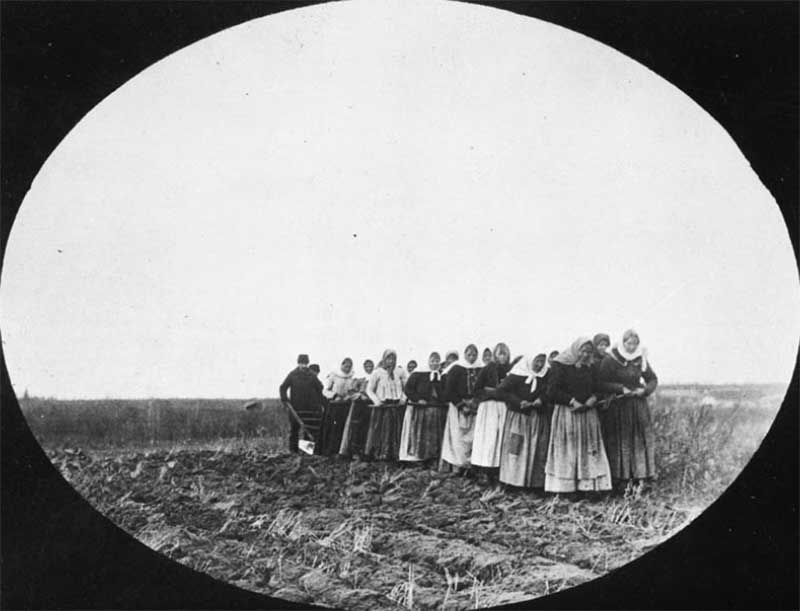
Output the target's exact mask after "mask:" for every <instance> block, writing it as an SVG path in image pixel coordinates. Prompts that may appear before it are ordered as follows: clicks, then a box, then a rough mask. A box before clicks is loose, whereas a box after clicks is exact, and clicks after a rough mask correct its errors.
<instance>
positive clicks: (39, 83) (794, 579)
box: [0, 0, 800, 609]
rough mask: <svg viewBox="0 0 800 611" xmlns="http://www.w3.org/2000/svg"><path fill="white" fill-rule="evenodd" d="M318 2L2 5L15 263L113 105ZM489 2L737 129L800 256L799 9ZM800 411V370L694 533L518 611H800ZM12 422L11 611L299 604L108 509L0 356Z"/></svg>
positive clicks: (7, 589)
mask: <svg viewBox="0 0 800 611" xmlns="http://www.w3.org/2000/svg"><path fill="white" fill-rule="evenodd" d="M309 4H316V2H239V1H233V0H231V1H228V2H208V1H192V2H167V1H160V0H150V1H146V2H141V1H140V2H129V1H116V2H110V1H107V0H101V1H97V2H85V1H81V2H75V1H73V2H31V1H28V2H16V1H4V2H2V3H0V17H2V21H0V23H1V24H2V31H1V32H0V34H1V36H2V43H1V44H2V64H1V65H0V70H2V75H1V78H2V115H0V119H1V120H2V167H1V168H0V171H2V176H1V177H0V180H1V184H2V251H3V253H4V251H5V244H6V243H7V238H8V234H9V231H10V228H11V224H12V222H13V219H14V216H15V214H16V211H17V209H18V208H19V205H20V203H21V201H22V198H23V197H24V195H25V193H26V192H27V190H28V188H29V186H30V184H31V182H32V180H33V177H34V176H35V174H36V172H37V171H38V170H39V168H40V167H41V166H42V164H43V163H44V161H45V160H46V158H47V156H48V155H49V154H50V152H51V151H52V150H53V149H54V148H55V147H56V146H57V145H58V143H59V142H60V141H61V139H62V138H63V137H64V136H65V135H66V133H67V132H68V131H69V130H70V129H71V127H72V126H73V125H75V124H76V123H77V122H78V121H79V120H80V119H81V118H82V117H83V116H84V115H85V114H86V113H87V112H88V111H89V110H91V108H92V107H93V106H94V105H96V104H97V103H99V102H100V101H101V100H102V99H103V98H104V97H105V96H106V95H108V94H109V93H110V92H112V91H113V90H115V89H116V88H117V87H119V86H120V85H122V84H123V83H125V82H126V81H127V80H128V79H130V78H131V77H132V76H134V75H135V74H137V73H138V72H140V71H141V70H143V69H144V68H145V67H147V66H148V65H150V64H152V63H153V62H154V61H157V60H159V59H161V58H162V57H164V56H166V55H168V54H170V53H172V52H173V51H176V50H178V49H180V48H182V47H184V46H186V45H188V44H191V43H192V42H194V41H196V40H199V39H201V38H204V37H205V36H208V35H210V34H212V33H214V32H217V31H219V30H221V29H224V28H226V27H229V26H232V25H235V24H237V23H241V22H244V21H247V20H249V19H252V18H255V17H260V16H264V15H268V14H271V13H275V12H279V11H283V10H289V9H292V8H296V7H300V6H307V5H309ZM478 4H484V5H488V6H494V7H497V8H502V9H505V10H510V11H513V12H516V13H519V14H523V15H530V16H534V17H538V18H540V19H544V20H546V21H550V22H552V23H556V24H559V25H562V26H564V27H567V28H569V29H572V30H575V31H578V32H581V33H583V34H586V35H588V36H590V37H592V38H594V39H596V40H599V41H601V42H604V43H606V44H609V45H610V46H612V47H614V48H616V49H618V50H619V51H621V52H622V53H625V54H626V55H628V56H629V57H632V58H634V59H636V60H638V61H639V62H641V63H642V64H644V65H645V66H647V67H649V68H650V69H651V70H654V71H655V72H656V73H658V74H660V75H661V76H663V77H664V78H666V79H667V80H669V81H670V82H672V83H673V84H674V85H676V86H678V87H679V88H680V89H682V90H683V91H684V92H686V93H687V94H688V95H689V96H690V97H692V98H693V99H694V100H695V101H696V102H698V103H699V104H700V105H701V106H703V107H704V108H705V109H706V110H707V111H708V112H709V113H710V114H712V115H713V116H714V117H715V118H716V119H717V120H718V121H719V122H720V123H721V124H722V125H723V126H724V127H725V128H726V130H727V131H728V132H729V134H730V135H731V136H732V137H733V139H734V140H735V141H736V143H737V144H738V145H739V147H740V148H741V149H742V151H743V152H744V154H745V155H746V156H747V158H748V160H749V161H750V163H751V165H752V166H753V168H754V169H755V170H756V172H757V173H758V175H759V176H760V177H761V180H762V181H763V182H764V184H765V185H766V186H767V188H768V189H769V190H770V191H771V192H772V194H773V196H774V197H775V198H776V200H777V201H778V203H779V205H780V207H781V211H782V213H783V216H784V219H785V221H786V224H787V227H788V228H789V231H790V234H791V238H792V244H793V247H794V250H795V258H797V248H798V238H797V235H798V205H797V196H798V171H797V170H798V148H797V141H798V56H799V55H800V54H799V53H798V51H799V49H798V36H797V34H798V16H799V15H798V6H799V5H798V3H795V2H703V3H691V2H624V3H623V2H536V3H531V2H478ZM765 273H768V270H765ZM731 341H735V337H734V335H733V332H732V337H731ZM797 407H798V374H797V368H795V372H794V376H793V378H792V382H791V386H790V390H789V393H788V394H787V397H786V399H785V400H784V403H783V406H782V408H781V411H780V412H779V414H778V417H777V419H776V421H775V423H774V425H773V427H772V429H771V430H770V433H769V435H768V436H767V438H766V440H765V441H764V443H763V445H762V447H761V448H760V449H759V451H758V452H757V453H756V455H755V457H754V459H753V461H752V462H751V464H750V465H749V466H748V467H747V468H746V469H745V471H744V472H743V474H742V475H741V476H740V477H739V478H738V479H737V481H736V482H735V483H734V485H733V486H732V487H731V488H730V489H729V490H728V491H727V492H726V493H725V494H724V495H723V496H722V497H721V498H720V499H719V500H718V501H717V502H716V503H715V504H714V505H712V507H711V508H709V509H708V510H707V511H706V512H705V513H704V514H703V515H702V516H701V517H700V518H698V520H697V521H696V522H695V523H694V524H693V525H692V526H691V527H689V528H688V529H686V530H684V531H683V532H681V533H680V534H679V535H677V536H676V537H675V538H674V539H673V540H672V541H671V542H670V543H668V544H666V545H662V546H660V547H659V548H657V549H656V550H654V551H653V552H651V553H649V554H647V555H645V556H644V557H642V558H641V559H639V560H637V561H636V562H634V563H632V564H630V565H628V566H627V567H625V568H624V569H622V570H620V571H617V572H615V573H612V574H611V575H609V576H606V577H604V578H602V579H599V580H596V581H594V582H591V583H589V584H585V585H584V586H581V587H579V588H574V589H571V590H568V591H566V592H562V593H560V594H558V595H555V596H551V597H547V598H543V599H537V600H535V601H531V602H530V603H527V604H524V605H517V606H516V608H554V609H555V608H558V609H580V608H602V609H611V608H629V609H635V608H650V609H657V608H658V609H664V608H675V609H693V608H708V609H711V608H714V609H749V608H774V609H778V608H784V609H791V608H798V607H800V600H798V573H799V571H798V547H799V545H798V543H799V542H800V535H798V485H797V482H798V412H797ZM0 416H1V417H2V424H1V425H0V430H1V431H2V473H0V477H2V499H1V502H2V505H1V506H0V520H1V523H0V524H1V526H2V580H1V583H2V592H1V596H0V605H2V607H3V608H6V609H11V608H20V609H21V608H25V609H39V608H49V609H56V608H60V609H72V608H82V609H117V608H131V609H133V608H135V609H179V608H183V609H186V608H190V609H256V608H277V607H279V608H301V607H302V606H300V605H291V604H290V603H287V602H284V601H280V602H276V601H271V600H270V599H268V598H266V597H263V596H259V595H256V594H253V593H250V592H246V591H244V590H241V589H238V588H235V587H233V586H230V585H228V584H224V583H221V582H218V581H215V580H213V579H211V578H209V577H207V576H205V575H202V574H199V573H195V572H193V571H191V570H189V569H186V568H185V567H182V566H180V565H177V564H174V563H172V562H170V561H168V560H166V558H164V557H163V556H161V555H159V554H155V553H153V552H151V551H150V550H148V549H147V548H145V547H144V546H142V545H140V544H138V543H137V542H135V541H134V540H133V539H131V538H130V537H129V536H128V535H126V534H125V533H123V532H122V531H120V530H119V529H117V528H116V527H115V526H114V525H113V524H111V523H110V522H109V521H108V520H107V519H105V518H104V517H102V516H100V515H99V514H97V513H96V512H95V511H94V510H93V509H91V507H89V506H88V504H87V503H85V501H83V500H82V498H81V497H80V496H79V495H78V494H77V493H76V492H75V491H74V490H73V489H72V488H71V487H70V486H69V485H67V484H66V482H64V480H63V479H61V477H60V476H59V475H58V474H57V472H56V470H55V469H54V467H53V466H52V465H51V463H50V462H49V461H48V460H47V458H46V457H45V456H44V454H43V452H42V451H41V448H40V447H39V446H38V444H37V443H36V441H35V440H34V438H33V437H32V435H31V434H30V431H29V429H28V427H27V425H26V423H25V421H24V418H23V417H22V415H21V412H20V410H19V405H18V403H17V401H16V398H15V396H14V394H13V392H12V390H11V386H10V383H9V379H8V373H7V370H6V366H5V360H4V359H2V410H0Z"/></svg>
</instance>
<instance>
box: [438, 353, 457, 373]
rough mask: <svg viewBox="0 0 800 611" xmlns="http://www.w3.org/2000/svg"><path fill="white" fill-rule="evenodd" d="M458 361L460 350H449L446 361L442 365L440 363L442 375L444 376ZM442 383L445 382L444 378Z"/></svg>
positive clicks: (445, 355) (445, 356) (445, 354)
mask: <svg viewBox="0 0 800 611" xmlns="http://www.w3.org/2000/svg"><path fill="white" fill-rule="evenodd" d="M457 360H458V350H448V351H447V352H445V353H444V360H443V361H442V362H441V363H439V371H441V372H442V375H444V372H445V370H446V369H448V368H449V367H450V365H452V364H453V363H455V362H456V361H457ZM442 381H444V378H442Z"/></svg>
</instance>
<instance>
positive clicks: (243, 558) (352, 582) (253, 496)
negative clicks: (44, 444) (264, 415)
mask: <svg viewBox="0 0 800 611" xmlns="http://www.w3.org/2000/svg"><path fill="white" fill-rule="evenodd" d="M49 455H50V458H51V460H52V461H53V462H54V463H55V464H56V465H57V466H58V467H59V468H60V469H61V472H62V474H63V475H64V476H65V477H66V478H67V479H68V480H69V481H70V482H71V483H72V485H73V486H75V487H76V489H77V490H78V491H79V492H80V493H81V494H83V495H84V496H85V497H86V498H87V499H88V500H89V501H90V502H91V503H92V504H93V505H94V506H95V507H96V508H97V509H98V510H100V511H101V512H102V513H104V514H105V515H107V516H108V517H109V518H111V519H112V520H113V521H114V522H115V523H116V524H118V525H119V526H120V527H122V528H123V529H124V530H126V531H127V532H129V533H131V534H132V535H134V536H135V537H137V538H138V539H139V540H141V541H142V542H143V543H145V544H146V545H148V546H150V547H151V548H153V549H155V550H157V551H159V552H161V553H163V554H165V555H167V556H168V557H170V558H172V559H174V560H176V561H177V562H181V563H183V564H185V565H188V566H190V567H192V568H195V569H197V570H200V571H204V572H206V573H208V574H210V575H212V576H214V577H216V578H219V579H222V580H225V581H228V582H231V583H233V584H236V585H238V586H240V587H242V588H246V589H249V590H254V591H257V592H262V593H265V594H267V595H270V596H277V597H279V598H283V599H287V600H293V601H302V602H307V603H312V604H319V605H323V606H329V607H336V608H346V609H364V610H367V609H375V608H400V607H405V608H414V609H446V610H449V609H471V608H476V607H486V606H493V605H498V604H504V603H509V602H515V601H521V600H527V599H530V598H535V597H538V596H542V595H545V594H548V593H551V592H555V591H558V590H561V589H563V588H567V587H571V586H573V585H576V584H579V583H581V582H584V581H587V580H590V579H593V578H595V577H597V576H600V575H602V574H604V573H606V572H608V571H610V570H612V569H614V568H616V567H619V566H621V565H623V564H625V563H627V562H629V561H630V560H632V559H634V558H636V557H637V556H639V555H641V554H642V553H643V552H645V551H647V550H648V549H650V548H651V547H653V546H655V545H657V544H658V543H660V542H661V541H663V540H664V539H666V538H667V537H668V536H670V535H671V534H672V533H674V532H675V531H676V530H678V529H680V528H681V527H682V526H684V525H685V524H686V523H687V522H688V521H689V520H690V519H691V518H692V517H694V515H696V514H697V513H698V510H697V509H693V508H686V507H684V508H679V507H675V506H673V505H672V504H670V502H668V501H667V500H665V499H658V498H655V497H654V496H640V495H638V494H627V495H625V496H616V497H609V498H605V499H602V500H597V501H578V502H575V503H572V502H569V501H566V500H563V499H558V498H554V497H550V496H547V497H543V496H537V495H535V494H534V493H532V492H530V491H527V492H509V491H501V490H499V489H496V488H492V487H488V486H486V485H481V484H479V483H477V482H476V481H474V480H471V479H467V478H462V477H455V476H452V475H450V474H443V473H439V472H436V471H433V470H429V469H424V468H420V467H402V466H399V465H396V464H386V463H372V462H367V463H365V462H357V461H354V462H349V461H342V460H340V459H332V458H326V457H317V456H306V455H280V456H275V455H267V454H264V453H261V452H258V451H253V450H247V449H243V448H239V449H236V450H233V451H230V450H229V451H222V450H217V451H213V450H203V449H197V448H190V449H173V450H166V449H156V450H145V451H142V450H138V451H128V452H125V453H120V452H119V451H118V450H117V451H110V450H109V451H96V452H91V453H90V452H88V451H83V450H72V449H59V450H49Z"/></svg>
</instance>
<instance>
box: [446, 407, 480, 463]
mask: <svg viewBox="0 0 800 611" xmlns="http://www.w3.org/2000/svg"><path fill="white" fill-rule="evenodd" d="M474 432H475V414H465V413H463V412H462V411H461V410H460V409H458V408H457V407H456V406H455V405H453V404H452V403H451V404H450V407H448V408H447V422H446V424H445V427H444V436H443V437H442V460H443V461H445V462H448V463H450V464H451V465H454V466H456V467H465V466H468V465H469V464H470V457H471V455H472V436H473V434H474Z"/></svg>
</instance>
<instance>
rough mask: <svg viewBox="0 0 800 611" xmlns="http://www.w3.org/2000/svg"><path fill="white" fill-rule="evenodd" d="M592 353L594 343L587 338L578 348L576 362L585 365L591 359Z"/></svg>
mask: <svg viewBox="0 0 800 611" xmlns="http://www.w3.org/2000/svg"><path fill="white" fill-rule="evenodd" d="M592 355H594V344H593V343H592V341H591V340H589V341H588V342H584V343H582V344H581V347H580V348H578V363H580V364H582V365H585V364H586V363H588V362H589V361H591V360H592Z"/></svg>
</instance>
